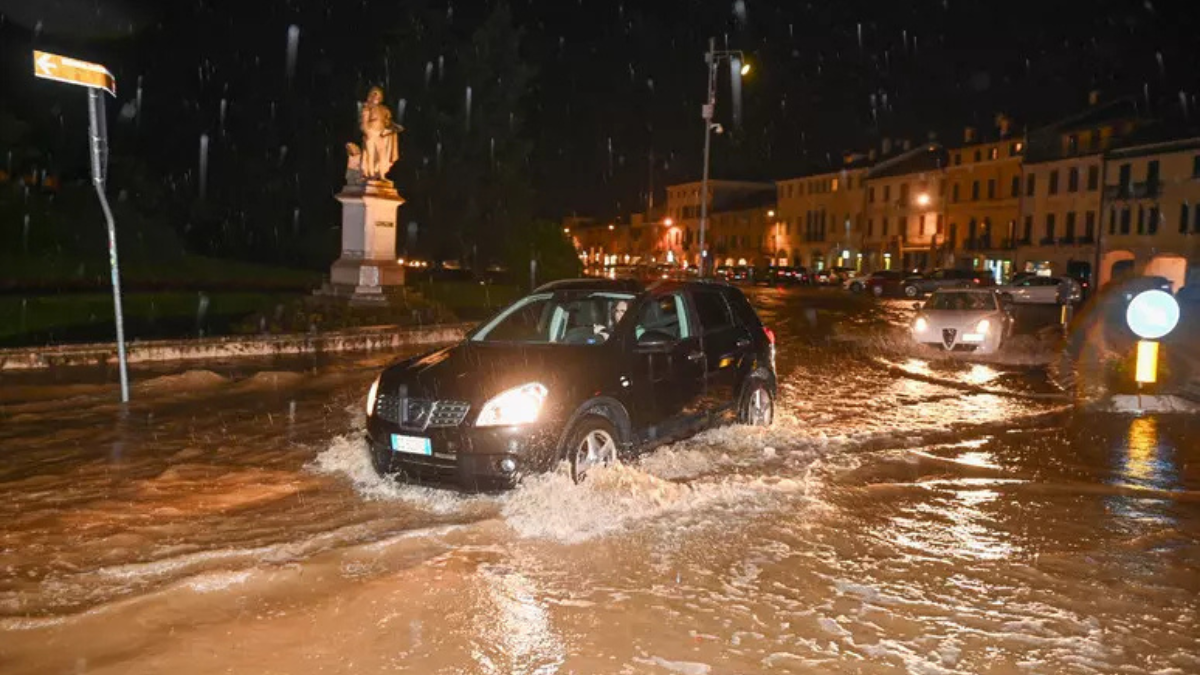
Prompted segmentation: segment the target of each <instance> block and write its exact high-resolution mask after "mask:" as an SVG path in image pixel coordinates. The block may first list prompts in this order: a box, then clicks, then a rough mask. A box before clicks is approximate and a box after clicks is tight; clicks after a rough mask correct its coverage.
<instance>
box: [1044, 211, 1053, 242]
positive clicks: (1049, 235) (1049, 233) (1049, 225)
mask: <svg viewBox="0 0 1200 675" xmlns="http://www.w3.org/2000/svg"><path fill="white" fill-rule="evenodd" d="M1055 226H1056V223H1055V222H1054V214H1053V213H1050V214H1047V215H1046V239H1045V241H1044V243H1047V244H1053V243H1054V230H1055Z"/></svg>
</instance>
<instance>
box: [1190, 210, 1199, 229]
mask: <svg viewBox="0 0 1200 675" xmlns="http://www.w3.org/2000/svg"><path fill="white" fill-rule="evenodd" d="M1192 232H1195V233H1196V234H1200V206H1197V207H1196V208H1194V209H1192Z"/></svg>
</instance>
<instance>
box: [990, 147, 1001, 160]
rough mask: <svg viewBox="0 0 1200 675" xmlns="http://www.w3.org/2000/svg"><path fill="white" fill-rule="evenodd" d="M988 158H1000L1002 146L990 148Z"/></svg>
mask: <svg viewBox="0 0 1200 675" xmlns="http://www.w3.org/2000/svg"><path fill="white" fill-rule="evenodd" d="M988 159H1000V148H992V149H991V150H988Z"/></svg>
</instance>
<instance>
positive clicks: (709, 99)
mask: <svg viewBox="0 0 1200 675" xmlns="http://www.w3.org/2000/svg"><path fill="white" fill-rule="evenodd" d="M716 50H717V39H716V38H709V39H708V52H707V53H706V54H705V55H704V61H705V63H707V64H708V94H707V95H706V96H705V98H704V106H703V107H702V108H701V109H700V115H701V117H703V118H704V173H703V174H702V175H701V178H700V276H701V277H703V276H705V275H707V274H708V255H707V254H708V251H706V250H705V249H704V238H705V233H706V231H707V229H708V155H709V150H710V148H711V147H712V128H713V112H714V110H715V108H716V107H717V52H716Z"/></svg>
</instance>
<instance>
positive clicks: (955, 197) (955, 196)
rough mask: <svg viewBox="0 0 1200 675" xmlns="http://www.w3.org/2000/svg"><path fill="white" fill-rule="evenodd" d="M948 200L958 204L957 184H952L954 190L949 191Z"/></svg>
mask: <svg viewBox="0 0 1200 675" xmlns="http://www.w3.org/2000/svg"><path fill="white" fill-rule="evenodd" d="M950 199H951V201H953V202H954V203H955V204H957V203H958V183H955V184H954V189H953V190H951V191H950Z"/></svg>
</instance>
